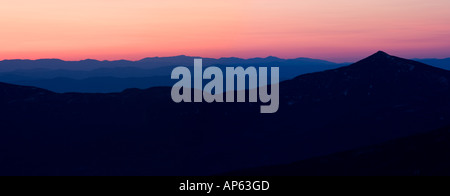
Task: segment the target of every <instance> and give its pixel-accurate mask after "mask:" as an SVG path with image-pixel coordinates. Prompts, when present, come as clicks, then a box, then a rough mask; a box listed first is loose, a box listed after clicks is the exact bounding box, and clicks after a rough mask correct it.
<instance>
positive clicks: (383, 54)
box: [372, 50, 391, 57]
mask: <svg viewBox="0 0 450 196" xmlns="http://www.w3.org/2000/svg"><path fill="white" fill-rule="evenodd" d="M390 56H391V55H389V54H388V53H386V52H384V51H381V50H380V51H378V52H377V53H375V54H373V55H372V57H390Z"/></svg>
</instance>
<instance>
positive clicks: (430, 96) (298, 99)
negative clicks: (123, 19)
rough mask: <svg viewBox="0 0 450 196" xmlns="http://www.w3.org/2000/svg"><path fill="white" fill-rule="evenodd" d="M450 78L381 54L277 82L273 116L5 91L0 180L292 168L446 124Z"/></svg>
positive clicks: (233, 106) (137, 94) (154, 92)
mask: <svg viewBox="0 0 450 196" xmlns="http://www.w3.org/2000/svg"><path fill="white" fill-rule="evenodd" d="M449 81H450V72H449V71H446V70H442V69H439V68H435V67H431V66H428V65H425V64H422V63H419V62H415V61H411V60H406V59H401V58H398V57H393V56H390V55H388V54H386V53H383V52H378V53H376V54H374V55H372V56H370V57H368V58H366V59H364V60H362V61H360V62H357V63H355V64H352V65H350V66H347V67H342V68H339V69H334V70H329V71H323V72H318V73H312V74H306V75H302V76H299V77H296V78H294V79H292V80H288V81H285V82H282V83H281V84H280V110H279V111H278V112H277V113H275V114H260V113H259V111H260V107H259V104H255V103H213V104H207V103H182V104H176V103H174V102H172V100H171V98H170V91H171V89H170V88H165V87H162V88H150V89H147V90H138V89H129V90H126V91H123V92H121V93H110V94H81V93H67V94H57V93H52V92H49V91H46V90H41V89H36V88H32V87H20V86H14V85H7V84H1V85H0V97H1V100H0V108H1V110H0V130H2V131H0V149H1V151H2V152H3V153H1V156H2V158H1V159H0V175H213V174H218V173H226V172H230V171H236V170H241V169H245V168H257V167H263V166H270V165H280V164H287V163H293V162H296V161H300V160H306V159H310V158H312V157H318V156H325V155H329V154H332V153H336V152H342V151H346V150H351V149H356V148H360V147H363V146H368V145H374V144H379V143H382V142H385V141H388V140H392V139H396V138H401V137H407V136H411V135H414V134H419V133H423V132H428V131H432V130H436V129H438V128H440V127H445V126H447V125H449V124H450V121H449V119H450V103H449V102H448V100H449V99H450V91H449V90H450V89H449ZM405 163H406V162H405ZM355 167H357V166H355Z"/></svg>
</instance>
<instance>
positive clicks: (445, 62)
mask: <svg viewBox="0 0 450 196" xmlns="http://www.w3.org/2000/svg"><path fill="white" fill-rule="evenodd" d="M414 60H416V61H419V62H422V63H425V64H428V65H432V66H435V67H439V68H442V69H446V70H450V58H446V59H414Z"/></svg>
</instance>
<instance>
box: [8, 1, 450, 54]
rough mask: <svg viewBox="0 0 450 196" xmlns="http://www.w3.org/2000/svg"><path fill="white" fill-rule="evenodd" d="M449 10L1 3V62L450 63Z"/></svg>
mask: <svg viewBox="0 0 450 196" xmlns="http://www.w3.org/2000/svg"><path fill="white" fill-rule="evenodd" d="M449 10H450V1H449V0H321V1H317V0H277V1H275V0H64V1H61V0H39V1H37V0H0V27H1V28H0V59H42V58H59V59H64V60H82V59H98V60H119V59H127V60H138V59H142V58H144V57H154V56H177V55H191V56H202V57H213V58H218V57H232V56H233V57H241V58H252V57H266V56H277V57H280V58H296V57H310V58H318V59H325V60H330V61H335V62H351V61H355V60H357V59H360V58H362V57H365V56H368V55H370V54H371V53H374V52H376V51H378V50H384V51H386V52H388V53H391V54H394V55H397V56H402V57H405V58H446V57H450V12H449Z"/></svg>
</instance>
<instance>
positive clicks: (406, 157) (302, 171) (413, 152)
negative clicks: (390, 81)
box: [226, 127, 450, 176]
mask: <svg viewBox="0 0 450 196" xmlns="http://www.w3.org/2000/svg"><path fill="white" fill-rule="evenodd" d="M449 157H450V128H449V127H445V128H442V129H439V130H436V131H432V132H429V133H424V134H418V135H414V136H409V137H406V138H402V139H397V140H392V141H389V142H385V143H382V144H378V145H373V146H368V147H364V148H360V149H356V150H351V151H346V152H341V153H336V154H332V155H328V156H324V157H318V158H313V159H308V160H304V161H300V162H297V163H292V164H288V165H279V166H272V167H263V168H257V169H248V170H242V171H237V172H233V173H228V174H226V175H229V176H330V175H332V176H391V175H396V176H448V175H450V168H448V165H449V164H450V159H449Z"/></svg>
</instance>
